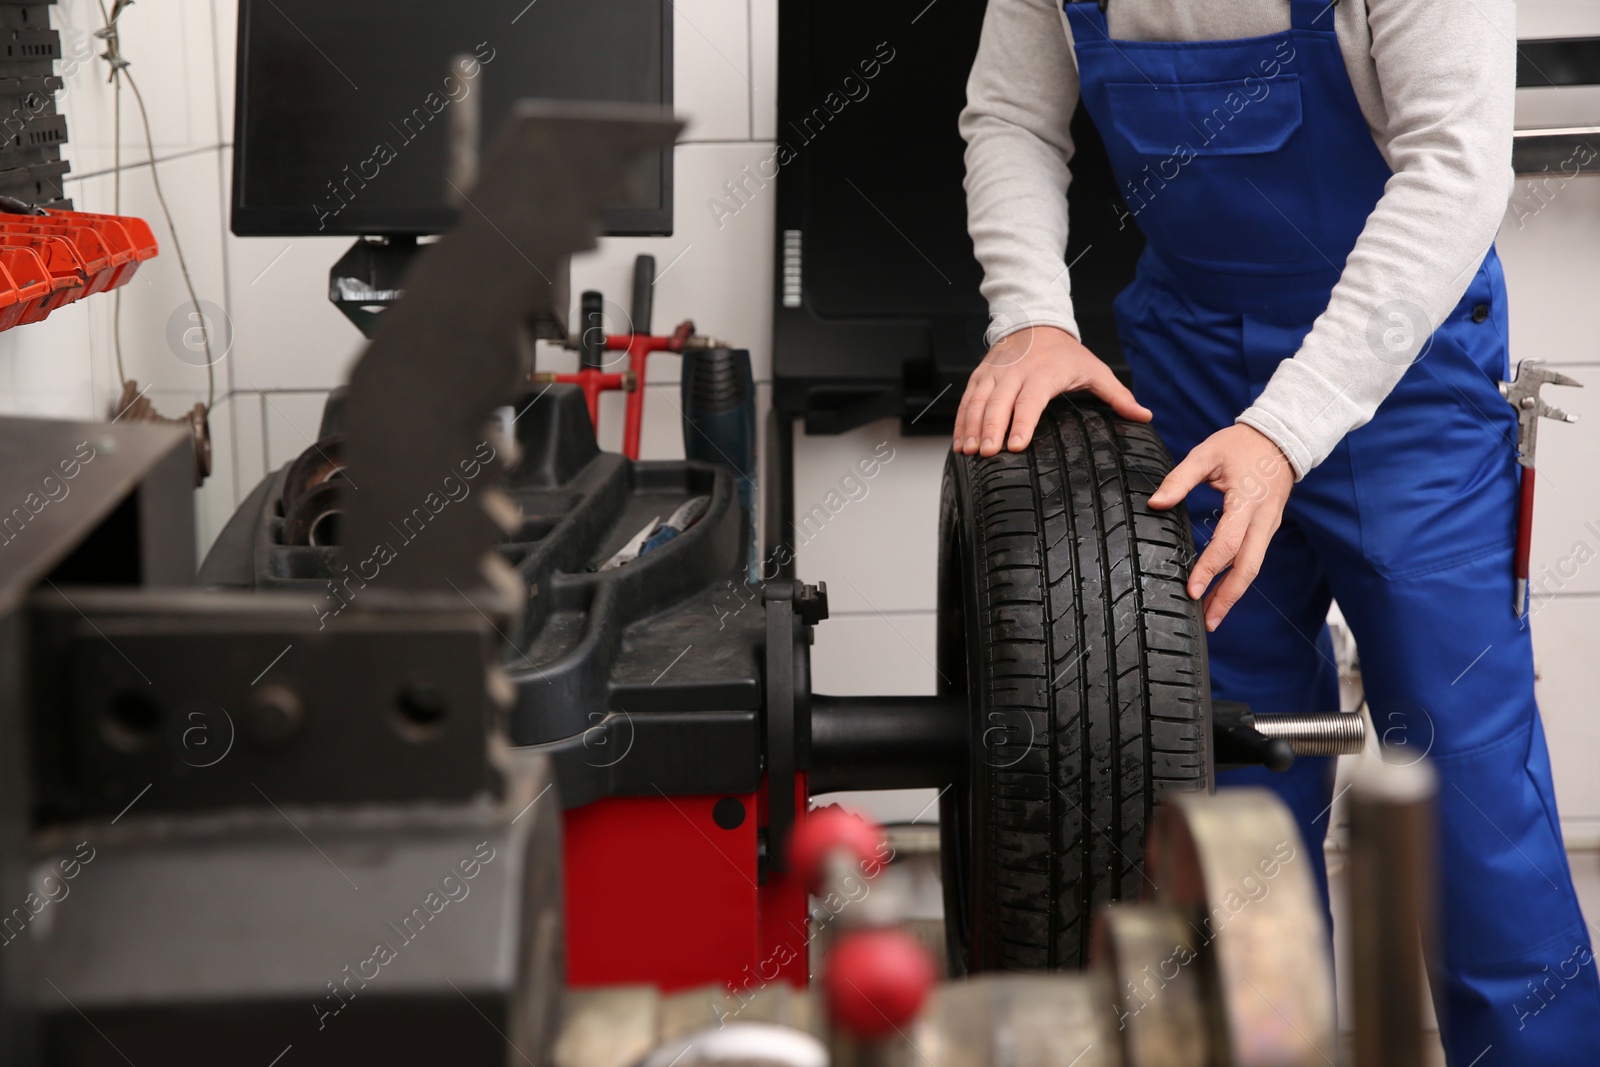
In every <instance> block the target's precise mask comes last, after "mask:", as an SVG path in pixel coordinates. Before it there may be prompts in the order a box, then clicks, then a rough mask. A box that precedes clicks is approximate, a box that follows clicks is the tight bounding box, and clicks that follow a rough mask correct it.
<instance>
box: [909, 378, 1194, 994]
mask: <svg viewBox="0 0 1600 1067" xmlns="http://www.w3.org/2000/svg"><path fill="white" fill-rule="evenodd" d="M1171 465H1172V461H1171V459H1170V457H1169V456H1168V455H1167V450H1166V448H1165V447H1163V446H1162V444H1161V441H1160V440H1159V439H1158V438H1157V437H1156V435H1155V433H1154V431H1152V430H1151V429H1150V428H1149V427H1148V426H1145V425H1140V424H1137V423H1130V422H1127V421H1125V420H1123V419H1120V418H1118V417H1117V416H1115V415H1113V414H1112V413H1111V412H1110V411H1109V409H1107V408H1105V407H1104V406H1103V405H1101V404H1100V403H1098V402H1097V401H1093V400H1090V399H1087V398H1086V397H1084V396H1073V397H1070V398H1067V397H1063V398H1060V399H1058V400H1056V401H1055V402H1054V403H1052V404H1051V405H1050V407H1049V409H1048V410H1047V411H1046V412H1045V414H1044V416H1043V418H1042V419H1041V420H1040V422H1039V428H1038V431H1037V432H1036V433H1035V435H1034V442H1033V444H1032V445H1031V446H1030V447H1029V448H1028V450H1027V451H1025V452H1020V453H1001V454H1000V455H998V456H995V457H993V458H990V459H982V458H979V457H976V456H960V455H952V456H951V457H950V459H949V461H948V462H947V463H946V465H945V475H944V486H943V496H942V501H941V507H940V547H939V556H940V560H939V651H938V659H939V673H940V676H941V682H940V684H941V685H942V686H945V687H947V691H950V692H958V693H960V692H964V693H966V695H967V699H968V706H969V707H970V708H971V736H972V746H971V750H972V758H971V760H970V763H969V768H968V775H967V778H966V780H965V781H964V782H958V783H957V784H955V785H954V786H953V787H952V788H951V789H949V790H948V791H947V792H946V793H945V795H944V796H943V798H942V800H941V812H940V818H941V828H942V851H943V857H944V858H943V866H944V894H945V925H946V931H947V940H948V943H949V947H950V955H951V960H950V966H951V972H952V973H954V974H961V973H967V972H969V971H983V970H1053V969H1063V968H1076V967H1078V966H1080V965H1081V964H1082V962H1083V961H1084V959H1085V957H1086V954H1087V951H1088V939H1089V924H1090V918H1091V916H1092V914H1093V912H1094V910H1095V909H1096V908H1097V907H1098V906H1100V905H1101V904H1103V903H1105V902H1106V901H1108V900H1117V899H1122V898H1125V897H1137V896H1138V895H1139V892H1140V888H1141V885H1142V884H1143V874H1142V862H1143V852H1144V839H1145V828H1146V827H1147V826H1148V825H1149V822H1150V819H1151V814H1152V811H1153V809H1154V806H1155V803H1156V801H1157V799H1158V798H1159V797H1160V796H1161V794H1162V793H1164V792H1166V791H1167V790H1202V789H1206V788H1208V787H1209V786H1210V781H1211V768H1210V759H1209V750H1210V735H1211V725H1210V717H1211V716H1210V692H1209V680H1208V677H1207V672H1206V654H1205V626H1204V624H1203V621H1202V618H1201V615H1200V611H1199V605H1198V604H1196V603H1195V602H1194V601H1192V600H1190V599H1189V597H1188V595H1187V594H1186V593H1185V591H1184V582H1185V576H1186V575H1187V573H1188V570H1189V566H1188V565H1189V563H1190V561H1191V560H1192V559H1193V553H1194V549H1193V543H1192V540H1191V537H1190V532H1189V521H1188V517H1187V515H1186V514H1185V513H1184V511H1183V509H1182V508H1178V509H1175V510H1174V511H1171V512H1159V511H1154V510H1152V509H1151V508H1150V506H1149V496H1150V494H1151V493H1152V492H1154V490H1155V488H1156V486H1157V485H1159V484H1160V483H1161V480H1162V478H1163V477H1165V476H1166V473H1167V471H1168V470H1169V469H1170V468H1171Z"/></svg>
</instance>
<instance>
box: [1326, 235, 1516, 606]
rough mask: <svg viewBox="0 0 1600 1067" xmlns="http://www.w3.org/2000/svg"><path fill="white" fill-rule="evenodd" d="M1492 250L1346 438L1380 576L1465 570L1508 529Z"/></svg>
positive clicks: (1503, 346)
mask: <svg viewBox="0 0 1600 1067" xmlns="http://www.w3.org/2000/svg"><path fill="white" fill-rule="evenodd" d="M1505 299H1506V295H1505V287H1504V283H1503V280H1502V278H1501V275H1500V271H1499V263H1498V260H1495V259H1494V253H1493V252H1491V253H1490V257H1489V259H1488V260H1486V261H1485V263H1484V265H1483V266H1482V267H1481V268H1480V269H1479V271H1478V273H1477V275H1476V276H1475V277H1474V278H1473V281H1472V284H1471V286H1469V287H1468V289H1467V292H1466V295H1465V296H1463V297H1462V299H1461V302H1460V303H1459V304H1458V305H1457V306H1456V308H1455V309H1454V311H1452V312H1451V314H1450V316H1449V317H1448V318H1447V319H1446V320H1445V322H1444V324H1443V325H1441V326H1440V327H1439V329H1438V330H1436V331H1435V332H1434V334H1433V337H1432V340H1431V342H1430V344H1429V345H1428V347H1427V348H1425V349H1424V350H1423V353H1422V355H1421V356H1420V357H1418V359H1417V360H1416V361H1415V362H1414V363H1413V364H1412V365H1411V366H1410V367H1409V368H1408V369H1407V370H1406V372H1405V376H1404V377H1402V378H1401V379H1400V384H1399V385H1397V386H1395V389H1394V391H1393V392H1392V393H1390V394H1389V396H1388V398H1387V399H1385V400H1384V402H1383V404H1382V405H1381V406H1380V407H1379V408H1378V411H1377V414H1376V415H1374V416H1373V419H1372V421H1371V422H1369V423H1368V424H1367V425H1365V426H1363V427H1361V428H1360V429H1357V430H1355V431H1353V432H1352V433H1351V434H1350V436H1349V438H1348V441H1349V446H1350V461H1351V466H1352V468H1353V473H1354V476H1355V496H1356V500H1357V504H1358V507H1359V509H1360V521H1361V543H1362V550H1363V553H1364V555H1365V556H1366V558H1367V561H1368V562H1369V563H1371V564H1372V565H1373V566H1374V567H1375V568H1376V569H1377V571H1378V572H1379V573H1380V574H1382V575H1384V576H1385V577H1388V578H1404V577H1408V576H1412V575H1417V574H1422V573H1426V572H1429V571H1434V570H1440V569H1443V568H1445V567H1449V566H1452V565H1454V564H1457V563H1464V562H1467V561H1469V560H1471V559H1474V558H1477V557H1481V556H1483V555H1485V554H1488V553H1490V552H1494V551H1496V550H1500V549H1504V548H1507V547H1509V545H1510V544H1511V542H1512V540H1513V538H1514V536H1515V531H1516V514H1517V484H1518V475H1517V471H1518V468H1517V463H1516V427H1517V417H1516V412H1515V411H1514V410H1513V409H1512V407H1511V405H1510V404H1508V403H1506V400H1505V398H1504V397H1502V396H1501V395H1500V391H1499V387H1498V383H1499V381H1500V380H1501V379H1502V378H1503V377H1504V375H1505V374H1506V364H1507V341H1506V307H1505Z"/></svg>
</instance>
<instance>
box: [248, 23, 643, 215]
mask: <svg viewBox="0 0 1600 1067" xmlns="http://www.w3.org/2000/svg"><path fill="white" fill-rule="evenodd" d="M457 57H465V58H466V60H467V62H465V63H464V64H463V65H462V66H461V67H460V69H459V71H458V72H455V73H453V72H452V70H453V68H452V63H453V62H454V61H455V60H456V59H457ZM237 79H238V94H237V102H236V112H235V124H234V131H235V132H234V162H233V212H232V216H233V217H232V226H233V232H234V233H236V234H239V235H240V236H266V235H278V236H311V235H319V234H345V235H361V234H407V233H414V234H426V233H439V232H442V231H444V230H447V229H449V228H450V227H451V226H452V225H453V224H454V223H455V221H456V218H457V214H456V210H455V208H453V207H451V206H450V205H451V198H450V193H451V190H450V188H449V185H448V184H447V180H446V179H447V173H448V172H447V167H446V163H447V158H446V157H447V152H448V145H449V127H450V120H451V115H450V109H451V108H452V107H457V106H460V105H461V104H462V103H463V102H464V101H466V100H467V98H468V97H469V96H472V95H474V94H475V95H476V97H477V100H476V102H477V104H478V106H479V107H480V108H481V130H482V137H483V140H484V142H485V144H487V143H488V142H489V141H491V140H492V138H493V137H494V135H495V133H496V131H497V130H498V128H499V127H500V125H501V124H502V122H503V121H504V120H505V118H506V116H507V115H508V113H509V112H510V110H511V107H512V105H513V104H514V103H515V102H516V101H518V100H522V99H526V98H543V99H554V100H594V101H608V102H623V103H635V104H652V105H659V106H661V107H664V108H666V109H668V110H670V109H671V107H672V18H671V3H670V0H533V2H529V0H456V2H454V3H437V2H424V0H240V4H239V53H238V73H237ZM633 190H634V193H633V196H632V198H631V199H630V200H629V201H628V202H626V203H621V204H618V205H616V206H615V207H614V208H612V209H610V210H608V212H607V213H606V214H605V217H604V224H605V229H606V232H607V233H612V234H625V235H652V234H668V233H671V232H672V153H671V150H670V149H667V150H665V151H663V152H662V153H660V154H658V155H654V156H651V157H649V158H647V159H645V160H643V161H642V162H641V163H640V165H639V170H638V172H637V173H636V175H635V176H634V181H633Z"/></svg>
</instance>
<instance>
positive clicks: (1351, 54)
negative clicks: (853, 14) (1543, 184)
mask: <svg viewBox="0 0 1600 1067" xmlns="http://www.w3.org/2000/svg"><path fill="white" fill-rule="evenodd" d="M1107 17H1108V20H1109V29H1110V32H1111V35H1112V37H1113V38H1118V39H1123V40H1144V41H1177V40H1183V41H1188V40H1221V39H1228V38H1239V37H1253V36H1259V35H1265V34H1270V33H1279V32H1282V31H1283V30H1286V29H1288V28H1289V4H1288V2H1287V0H1206V2H1205V3H1191V2H1187V0H1185V2H1175V0H1111V3H1110V5H1109V8H1108V11H1107ZM1332 17H1333V19H1334V21H1335V29H1336V32H1337V36H1338V41H1339V47H1340V51H1341V53H1342V54H1343V56H1344V63H1345V68H1346V70H1347V71H1348V72H1349V74H1350V81H1351V84H1352V85H1353V86H1354V88H1355V93H1356V98H1357V99H1358V100H1359V102H1360V104H1361V111H1362V114H1363V115H1364V116H1365V118H1366V120H1367V127H1368V129H1369V130H1370V131H1371V132H1372V136H1373V140H1374V141H1375V142H1376V143H1377V146H1378V149H1379V151H1381V152H1382V153H1383V156H1384V159H1385V160H1387V161H1388V163H1389V167H1390V169H1391V170H1392V171H1393V172H1394V173H1393V176H1392V177H1391V178H1390V179H1389V181H1388V182H1387V184H1386V185H1385V186H1384V193H1383V196H1382V198H1381V199H1380V200H1379V201H1378V205H1377V207H1376V208H1374V209H1373V212H1372V214H1371V215H1370V216H1369V217H1368V219H1367V224H1366V227H1365V228H1364V229H1363V230H1362V233H1361V237H1360V239H1359V240H1358V241H1357V242H1356V246H1355V249H1354V251H1352V252H1351V254H1350V257H1349V259H1348V261H1347V262H1346V265H1345V268H1344V271H1343V273H1342V275H1341V276H1340V279H1339V283H1338V285H1337V286H1335V287H1334V290H1333V295H1332V297H1331V299H1330V300H1329V303H1328V308H1327V310H1326V311H1325V312H1323V313H1322V315H1320V316H1319V317H1318V318H1317V320H1316V324H1315V325H1314V326H1313V327H1312V329H1311V332H1310V333H1309V334H1308V335H1307V336H1306V339H1305V342H1304V344H1303V345H1302V346H1301V348H1300V351H1299V352H1298V353H1297V354H1296V355H1295V357H1294V358H1293V359H1290V360H1285V361H1284V362H1283V364H1282V365H1280V367H1279V368H1278V370H1277V371H1276V372H1275V373H1274V374H1273V377H1272V380H1271V381H1270V382H1269V383H1268V385H1267V387H1266V390H1265V391H1264V392H1263V393H1262V394H1261V396H1260V398H1259V399H1258V400H1257V401H1256V402H1255V403H1254V404H1253V405H1251V406H1250V407H1249V409H1247V410H1246V411H1244V412H1242V413H1241V414H1240V416H1239V421H1240V422H1243V423H1245V424H1247V425H1250V426H1253V427H1255V428H1256V429H1258V430H1260V431H1261V432H1262V433H1264V434H1266V435H1267V436H1268V437H1270V438H1271V439H1272V440H1273V441H1274V442H1275V443H1276V444H1277V445H1278V447H1280V448H1281V449H1283V451H1284V454H1285V455H1287V456H1288V458H1289V460H1290V462H1291V463H1292V464H1293V465H1294V468H1295V472H1296V474H1297V475H1298V476H1302V477H1303V476H1304V475H1305V473H1306V471H1308V470H1310V469H1311V468H1312V467H1314V466H1316V465H1317V464H1318V463H1320V462H1322V460H1323V459H1325V458H1326V457H1327V455H1328V453H1329V452H1331V451H1332V450H1333V448H1334V446H1335V445H1337V444H1338V443H1339V441H1340V439H1341V438H1343V437H1344V435H1345V434H1347V433H1349V432H1350V431H1351V430H1353V429H1355V428H1356V427H1358V426H1360V425H1362V424H1363V423H1365V422H1367V421H1368V420H1369V419H1371V418H1372V415H1373V412H1374V411H1376V410H1377V407H1378V405H1379V404H1380V403H1381V402H1382V401H1383V398H1384V397H1385V396H1387V395H1388V394H1389V391H1390V390H1391V389H1393V388H1394V386H1395V384H1396V383H1397V382H1398V381H1399V380H1400V377H1401V375H1402V374H1403V373H1404V371H1405V369H1406V365H1407V364H1406V363H1405V360H1404V358H1401V359H1398V360H1397V359H1395V358H1394V353H1393V352H1392V351H1391V350H1384V351H1382V352H1375V351H1374V346H1373V344H1372V343H1371V341H1370V340H1369V335H1370V334H1371V332H1372V329H1373V324H1374V323H1375V322H1377V321H1378V319H1379V317H1380V309H1382V308H1384V306H1385V305H1390V306H1391V307H1393V306H1394V305H1393V304H1392V303H1391V302H1394V301H1402V302H1404V305H1403V306H1408V307H1412V308H1420V309H1421V311H1422V313H1423V315H1425V317H1426V322H1427V323H1433V324H1436V323H1439V322H1442V321H1443V320H1444V318H1445V316H1447V315H1448V314H1449V313H1450V311H1451V310H1452V309H1453V308H1454V307H1455V305H1456V303H1457V302H1458V301H1459V300H1460V299H1461V296H1462V294H1463V293H1464V292H1465V291H1466V288H1467V286H1468V284H1469V283H1470V282H1471V281H1472V276H1473V273H1474V271H1475V270H1476V268H1477V267H1478V265H1479V264H1480V263H1481V261H1482V259H1483V256H1484V254H1485V253H1486V252H1487V251H1488V249H1489V246H1490V244H1491V243H1492V242H1493V240H1494V236H1495V233H1496V231H1497V230H1498V229H1499V226H1500V221H1501V218H1502V217H1503V215H1504V213H1505V209H1506V204H1507V201H1508V199H1509V197H1510V193H1511V189H1512V184H1513V181H1514V176H1513V173H1512V169H1511V139H1512V128H1513V117H1512V111H1513V103H1514V95H1515V85H1516V10H1515V3H1514V0H1341V2H1340V3H1338V4H1337V5H1336V6H1334V7H1333V8H1332ZM1077 103H1078V72H1077V66H1076V61H1075V59H1074V56H1073V50H1072V40H1071V30H1070V28H1069V27H1068V25H1067V21H1066V18H1065V16H1064V15H1063V14H1062V11H1061V6H1060V4H1059V2H1058V0H989V6H988V12H987V14H986V15H985V18H984V25H983V37H982V41H981V42H980V44H979V48H978V58H977V60H976V62H975V63H974V64H973V67H972V74H971V76H970V78H969V79H968V82H967V107H966V110H965V111H963V112H962V114H961V134H962V136H963V137H964V138H965V139H966V141H967V151H966V162H967V178H966V189H967V216H968V228H969V230H970V231H971V233H972V240H973V245H974V248H975V250H976V252H977V257H978V261H979V263H981V264H982V265H983V270H984V281H983V294H984V296H985V298H987V300H988V301H989V306H990V309H991V311H992V312H994V313H995V315H996V317H997V322H998V321H1004V322H1006V323H1008V324H1009V329H1011V330H1014V329H1019V328H1021V327H1023V326H1027V325H1049V326H1058V327H1060V328H1062V329H1064V330H1067V331H1068V332H1070V333H1073V334H1074V335H1076V333H1077V325H1076V322H1075V321H1074V318H1073V312H1072V295H1071V289H1070V283H1069V278H1068V275H1067V272H1065V271H1064V270H1063V256H1064V253H1065V250H1066V244H1067V204H1066V196H1065V192H1066V189H1067V186H1068V183H1069V181H1070V172H1069V169H1068V168H1069V164H1070V162H1071V159H1072V138H1071V135H1070V134H1069V133H1068V130H1067V127H1068V123H1069V122H1070V121H1071V118H1072V113H1073V110H1074V109H1075V108H1076V106H1077ZM1328 164H1329V165H1330V166H1338V165H1339V163H1338V160H1329V161H1328ZM1073 269H1074V270H1079V271H1081V270H1092V269H1094V266H1093V263H1092V261H1091V260H1086V261H1085V262H1084V263H1083V264H1082V265H1081V266H1078V267H1075V268H1073ZM1384 315H1387V312H1384ZM1386 325H1387V324H1385V323H1380V329H1379V331H1378V332H1379V333H1380V334H1381V333H1382V332H1383V329H1382V327H1384V326H1386ZM997 332H998V333H999V335H1003V333H1004V332H1005V330H1001V331H997ZM1426 332H1428V327H1427V326H1426V325H1424V326H1423V333H1424V336H1425V334H1426ZM993 339H998V336H996V337H994V338H993ZM1420 341H1421V338H1420V337H1419V338H1418V344H1420Z"/></svg>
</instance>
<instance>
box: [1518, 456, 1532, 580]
mask: <svg viewBox="0 0 1600 1067" xmlns="http://www.w3.org/2000/svg"><path fill="white" fill-rule="evenodd" d="M1532 549H1533V468H1532V467H1524V468H1522V498H1521V500H1520V501H1519V503H1518V505H1517V559H1516V570H1515V572H1514V573H1515V576H1516V577H1518V578H1521V579H1522V580H1523V581H1527V580H1528V557H1529V556H1530V555H1531V554H1532Z"/></svg>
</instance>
